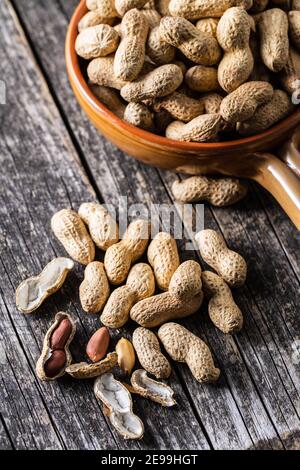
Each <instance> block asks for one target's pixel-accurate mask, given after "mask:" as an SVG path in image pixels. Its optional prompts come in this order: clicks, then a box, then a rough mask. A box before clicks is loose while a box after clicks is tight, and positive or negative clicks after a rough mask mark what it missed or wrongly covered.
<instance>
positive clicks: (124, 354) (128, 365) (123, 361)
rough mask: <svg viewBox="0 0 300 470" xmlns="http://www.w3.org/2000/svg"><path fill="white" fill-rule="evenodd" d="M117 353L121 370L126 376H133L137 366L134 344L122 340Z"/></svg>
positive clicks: (117, 346)
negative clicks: (132, 373)
mask: <svg viewBox="0 0 300 470" xmlns="http://www.w3.org/2000/svg"><path fill="white" fill-rule="evenodd" d="M116 353H117V355H118V364H119V367H120V369H122V370H123V372H125V374H128V375H131V372H132V370H133V368H134V365H135V352H134V349H133V346H132V343H131V342H130V341H129V340H128V339H126V338H121V339H120V340H119V341H118V343H117V345H116Z"/></svg>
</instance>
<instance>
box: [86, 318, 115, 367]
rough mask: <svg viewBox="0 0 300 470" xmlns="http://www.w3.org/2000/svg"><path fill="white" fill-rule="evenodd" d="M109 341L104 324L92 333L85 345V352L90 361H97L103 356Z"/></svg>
mask: <svg viewBox="0 0 300 470" xmlns="http://www.w3.org/2000/svg"><path fill="white" fill-rule="evenodd" d="M109 341H110V336H109V331H108V329H107V328H106V327H105V326H103V327H101V328H99V330H97V331H96V332H95V333H94V334H93V336H92V337H91V338H90V340H89V342H88V344H87V346H86V354H87V356H88V357H89V358H90V360H91V361H92V362H98V361H100V360H101V359H103V358H104V357H105V355H106V352H107V349H108V346H109Z"/></svg>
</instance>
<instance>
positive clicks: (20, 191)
mask: <svg viewBox="0 0 300 470" xmlns="http://www.w3.org/2000/svg"><path fill="white" fill-rule="evenodd" d="M7 5H8V4H7V3H5V2H1V4H0V25H1V26H0V28H1V29H3V31H2V30H1V36H2V38H3V39H2V41H1V45H0V60H1V64H2V66H3V70H5V77H4V78H5V79H6V78H7V80H8V79H9V82H8V81H7V83H9V89H8V103H7V105H6V106H4V107H0V113H1V116H0V117H1V123H2V127H1V139H0V152H1V163H2V170H3V171H2V172H1V175H0V187H1V192H0V198H1V207H0V216H1V228H0V240H1V252H0V260H1V263H0V289H1V299H2V300H1V304H0V308H1V318H2V322H1V330H0V331H1V335H2V339H3V342H2V343H1V344H2V345H4V351H5V367H3V368H1V379H2V382H3V383H4V385H5V386H3V388H2V389H1V391H0V394H1V395H0V397H1V398H0V401H1V403H2V404H3V413H2V416H3V420H4V422H5V425H6V427H7V430H8V432H9V433H10V435H11V436H13V439H14V445H15V446H16V448H29V449H41V448H51V449H59V448H64V447H66V448H68V449H105V448H109V449H113V448H117V447H122V448H128V449H130V448H131V449H133V448H141V447H145V448H183V449H184V448H209V445H208V442H207V439H206V438H205V436H204V434H203V432H202V430H201V427H200V425H199V423H198V421H197V420H196V419H195V416H194V413H193V410H192V408H191V406H190V405H189V403H188V402H187V403H186V405H185V414H184V416H182V411H181V409H180V408H179V407H177V408H176V409H175V410H174V411H172V414H170V412H169V410H165V409H164V410H161V408H160V407H158V406H156V407H155V405H154V407H153V409H155V410H156V411H155V413H148V414H147V413H146V410H148V409H149V407H150V405H149V404H147V403H146V402H145V401H141V402H139V404H138V408H139V410H140V414H141V415H142V416H143V417H144V416H147V418H146V420H147V424H148V426H147V438H146V439H145V440H144V441H142V442H137V443H135V442H124V441H123V440H122V439H120V437H119V436H117V435H116V433H113V434H112V432H111V430H110V426H108V425H107V424H106V418H104V416H103V414H102V411H101V409H100V406H99V404H98V403H97V402H96V400H95V397H94V395H93V392H92V384H91V383H87V382H85V383H82V382H81V383H80V382H75V381H72V380H71V379H70V378H67V377H64V378H63V379H62V380H61V381H59V382H57V383H40V382H39V381H37V379H36V377H35V374H34V367H35V362H36V360H37V358H38V356H39V353H40V348H41V344H42V339H43V336H44V334H45V331H46V330H47V329H48V326H49V324H50V322H51V319H52V318H53V314H54V312H56V311H58V310H62V309H66V310H68V311H69V312H70V313H71V314H73V315H74V316H75V317H76V318H77V319H78V320H77V326H78V333H77V334H76V339H75V341H74V346H73V348H72V349H73V353H74V358H75V360H80V359H82V357H83V353H82V351H84V348H85V344H86V341H87V338H88V337H89V336H90V335H91V333H92V332H93V331H95V329H96V328H97V326H98V325H99V319H98V317H93V316H89V315H83V314H82V312H80V311H79V309H78V302H77V301H78V285H79V282H80V279H82V267H78V268H77V269H76V272H75V273H72V274H71V275H70V276H69V277H68V280H67V282H66V284H65V286H64V287H63V289H62V291H61V292H60V293H58V294H56V295H55V296H53V297H52V298H50V299H49V300H48V301H47V302H46V303H45V305H44V306H43V307H42V308H41V309H40V310H39V311H38V312H37V313H36V314H34V315H31V316H25V315H21V314H20V313H19V312H17V311H16V307H15V302H14V290H15V287H16V286H17V285H18V283H19V282H20V281H21V280H22V279H24V278H26V277H27V276H28V275H31V274H33V273H36V272H38V271H40V270H41V268H42V267H43V266H44V265H45V264H46V263H47V262H48V261H49V260H50V259H51V258H52V257H53V256H55V255H57V254H59V253H62V247H61V246H59V244H58V242H57V241H56V240H55V239H54V237H53V235H52V234H51V230H50V217H51V215H52V214H53V213H54V212H55V211H56V210H58V209H60V208H62V207H68V206H71V207H74V208H77V207H78V205H79V204H80V203H81V202H82V201H85V200H91V199H93V198H94V196H95V195H94V192H93V190H92V188H91V186H89V184H88V181H87V178H86V175H85V174H84V172H83V169H82V168H81V166H80V165H79V164H78V156H77V154H76V151H75V149H74V146H73V145H72V142H71V140H70V138H69V135H68V133H67V131H66V129H65V127H64V125H63V122H62V120H61V117H60V116H59V114H58V111H57V108H56V107H55V105H54V103H53V101H52V98H51V96H50V94H49V91H48V89H47V87H46V84H45V82H44V80H43V78H42V76H41V75H40V72H39V69H38V67H37V65H36V63H35V61H34V58H33V57H32V55H31V51H30V49H29V47H28V45H27V43H26V40H25V38H24V37H23V35H22V31H21V29H20V25H18V23H17V20H16V18H14V15H13V11H12V10H11V9H10V8H8V7H7ZM16 26H18V28H19V31H18V30H17V29H16ZM20 89H22V94H17V93H15V90H20ZM16 110H18V115H16ZM2 357H3V356H2ZM173 382H174V388H175V390H176V392H177V396H178V399H179V401H180V402H181V403H184V402H185V401H186V395H185V393H184V392H183V390H182V388H181V386H180V384H179V382H178V380H176V377H174V379H173ZM11 398H13V399H11ZM152 406H153V405H152ZM166 422H168V423H170V424H171V426H170V428H166V425H165V423H166ZM179 423H180V426H179ZM149 428H150V429H149ZM187 435H189V439H188V440H187V439H186V436H187Z"/></svg>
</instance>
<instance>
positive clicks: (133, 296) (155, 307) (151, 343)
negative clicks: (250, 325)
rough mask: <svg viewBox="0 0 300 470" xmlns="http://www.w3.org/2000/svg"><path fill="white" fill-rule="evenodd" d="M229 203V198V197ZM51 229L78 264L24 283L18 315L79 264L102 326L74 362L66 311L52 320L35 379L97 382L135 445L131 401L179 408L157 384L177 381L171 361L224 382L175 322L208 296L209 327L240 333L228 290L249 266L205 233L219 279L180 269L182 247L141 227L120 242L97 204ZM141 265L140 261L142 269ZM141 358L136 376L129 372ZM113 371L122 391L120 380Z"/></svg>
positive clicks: (203, 248) (141, 223)
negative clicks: (114, 337)
mask: <svg viewBox="0 0 300 470" xmlns="http://www.w3.org/2000/svg"><path fill="white" fill-rule="evenodd" d="M224 194H225V197H227V192H226V191H225V193H224ZM51 228H52V231H53V233H54V235H55V236H56V238H57V239H58V240H59V242H60V243H61V244H62V245H63V247H64V249H65V250H66V252H67V253H68V255H69V256H70V258H72V259H69V258H64V257H58V258H55V259H54V260H52V261H51V262H50V263H49V264H48V265H47V266H46V267H45V268H44V269H43V271H42V272H41V273H40V274H39V275H37V276H34V277H30V278H28V279H26V280H25V281H23V282H22V283H21V284H20V285H19V287H18V288H17V291H16V304H17V307H18V309H19V310H20V311H22V312H23V313H32V312H34V311H36V310H37V309H38V308H39V307H40V306H41V304H42V303H43V302H44V301H45V300H46V299H47V298H48V297H49V295H52V294H54V293H55V292H57V291H58V289H60V288H61V287H62V285H63V283H64V281H65V279H66V277H67V274H68V272H69V271H70V270H72V269H73V267H74V261H76V262H77V263H80V264H82V265H85V266H86V267H85V271H84V278H83V280H82V282H81V284H80V287H79V298H80V302H81V307H82V310H83V311H84V312H87V313H89V314H94V315H95V314H97V315H99V320H100V321H101V324H102V325H101V327H100V328H99V329H98V330H97V331H96V332H95V333H94V334H93V335H92V337H91V338H90V339H89V341H88V343H87V346H86V359H85V360H84V361H83V362H78V363H72V362H73V360H72V355H71V352H70V349H69V347H70V344H71V342H72V340H73V338H74V336H75V332H76V321H75V320H74V318H72V316H71V315H70V314H68V313H66V312H59V313H58V314H56V316H55V319H54V322H53V323H52V325H51V326H50V328H49V329H48V331H47V333H46V335H45V338H44V343H43V348H42V352H41V355H40V357H39V359H38V361H37V365H36V372H37V375H38V377H39V378H40V379H41V380H43V381H52V380H56V379H58V378H59V377H61V376H63V375H64V374H66V373H67V374H69V375H70V376H72V377H73V378H75V379H91V378H96V381H95V385H94V392H95V395H96V397H97V398H98V399H99V400H101V401H102V403H103V404H104V405H105V409H106V411H107V410H108V411H107V414H108V416H109V418H110V421H111V423H112V425H113V426H114V427H115V429H116V430H117V431H118V432H119V433H120V434H121V435H122V436H123V437H124V438H130V439H139V438H141V437H142V436H143V434H144V427H143V423H142V422H141V420H140V419H139V418H138V417H137V416H136V415H135V414H134V413H133V411H132V399H131V393H134V394H138V395H141V396H143V397H146V398H148V399H151V400H153V401H156V402H157V403H160V404H161V405H163V406H173V405H175V404H176V402H175V400H174V398H173V393H174V392H173V390H172V389H171V388H170V387H169V386H168V385H167V384H165V383H164V382H161V381H157V380H156V379H168V378H169V376H170V374H171V364H170V360H169V359H168V358H167V356H166V354H168V356H169V357H170V358H171V359H173V360H174V361H178V362H182V363H186V365H187V366H188V367H189V369H190V371H191V373H192V375H193V376H194V377H195V379H196V380H197V381H198V382H200V383H209V382H214V381H216V380H217V379H218V377H219V374H220V370H219V369H218V368H217V367H216V366H215V364H214V360H213V356H212V354H211V352H210V349H209V347H208V345H207V344H206V343H205V342H204V341H203V340H202V339H200V338H199V337H198V336H196V335H195V334H193V333H192V332H191V331H189V330H188V329H186V328H185V327H184V326H182V325H181V324H180V323H177V321H178V320H179V321H180V320H181V319H183V318H185V317H187V316H190V315H192V314H194V313H196V312H199V310H200V308H201V306H202V303H203V299H204V297H206V298H207V301H208V313H209V317H210V319H211V321H212V322H213V324H214V325H215V326H216V327H217V328H218V329H219V330H220V331H222V332H223V333H225V334H232V333H235V332H238V331H239V330H240V329H241V328H242V325H243V315H242V313H241V310H240V309H239V307H238V306H237V305H236V303H235V302H234V299H233V296H232V292H231V288H234V287H239V286H241V285H243V284H244V282H245V279H246V274H247V265H246V262H245V260H244V258H243V257H242V256H241V255H239V254H238V253H236V252H234V251H232V250H230V249H229V248H228V247H227V245H226V243H225V241H224V239H223V237H222V236H221V235H220V234H218V233H217V232H215V231H214V230H209V229H208V230H202V231H200V232H199V233H197V235H196V236H195V242H196V244H197V245H198V247H199V251H200V254H201V257H202V259H203V261H205V263H206V264H207V265H208V266H210V267H211V268H212V269H213V270H214V271H215V272H211V271H204V272H202V269H201V266H200V264H199V263H198V262H196V261H193V260H189V261H185V262H183V263H181V262H180V256H179V253H178V248H177V243H176V241H175V239H174V238H173V237H172V236H171V235H170V234H168V233H167V232H159V233H157V234H156V235H155V236H154V237H153V238H152V240H150V238H151V226H150V224H149V222H148V221H146V220H144V219H136V220H134V221H132V222H131V223H130V224H129V225H128V227H127V230H126V232H125V234H124V235H123V237H122V238H121V239H120V235H119V227H118V224H117V222H116V221H115V220H114V219H113V218H112V217H111V215H110V214H109V212H108V211H107V210H106V209H105V208H104V207H103V206H102V205H100V204H98V203H96V202H87V203H83V204H81V206H80V208H79V210H78V212H76V211H74V210H72V209H62V210H60V211H59V212H57V213H56V214H54V216H53V217H52V219H51ZM96 247H97V248H98V249H99V250H101V251H102V252H104V261H103V262H101V261H96V260H95V256H96ZM143 256H144V261H143V262H141V261H139V260H140V259H141V258H142V257H143ZM73 260H74V261H73ZM198 315H201V313H197V316H198ZM128 321H131V322H132V323H133V322H134V323H136V324H137V325H138V326H137V327H136V328H135V329H134V331H133V334H132V338H131V341H130V340H129V339H128V338H125V337H121V338H118V341H117V344H116V346H115V347H114V348H113V351H110V352H108V351H109V349H110V348H112V346H111V341H110V330H112V329H120V328H122V327H123V326H124V325H125V324H126V323H127V322H128ZM197 321H198V320H197ZM134 323H133V324H134ZM161 346H163V348H164V350H165V352H163V351H162V349H161ZM136 356H137V358H138V361H139V364H140V368H139V369H137V370H135V371H134V372H133V373H132V371H133V370H134V368H135V367H136ZM141 367H142V369H141ZM112 370H114V371H115V372H116V374H121V376H123V380H124V381H125V382H121V381H120V380H117V379H116V378H115V376H114V375H113V374H112V373H111V371H112ZM147 373H149V374H151V375H152V376H154V377H155V379H153V378H150V377H148V375H147ZM122 374H123V375H122ZM124 377H125V378H124ZM128 378H130V384H129V383H128V382H126V380H127V379H128ZM112 390H115V393H112ZM124 403H125V405H124ZM116 404H118V405H116ZM122 406H124V410H123V411H122V410H121V408H122ZM120 410H121V411H120Z"/></svg>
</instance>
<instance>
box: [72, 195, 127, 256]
mask: <svg viewBox="0 0 300 470" xmlns="http://www.w3.org/2000/svg"><path fill="white" fill-rule="evenodd" d="M78 214H79V215H80V217H81V218H82V220H83V221H84V223H85V224H87V226H88V228H89V231H90V235H91V238H92V240H93V241H94V242H95V244H96V246H97V247H98V248H100V249H101V250H107V248H109V247H110V246H111V245H114V244H115V243H117V242H118V240H119V228H118V224H117V222H116V221H115V220H114V219H113V217H112V216H111V215H110V214H109V212H108V211H107V209H105V207H103V206H101V204H97V203H96V202H85V203H83V204H81V206H80V207H79V211H78Z"/></svg>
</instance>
